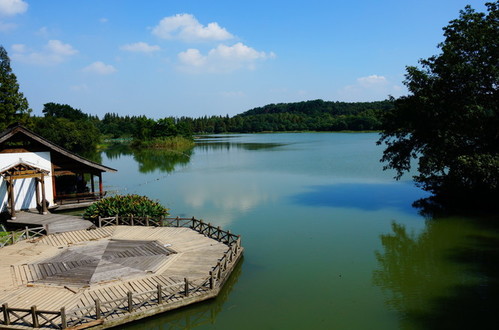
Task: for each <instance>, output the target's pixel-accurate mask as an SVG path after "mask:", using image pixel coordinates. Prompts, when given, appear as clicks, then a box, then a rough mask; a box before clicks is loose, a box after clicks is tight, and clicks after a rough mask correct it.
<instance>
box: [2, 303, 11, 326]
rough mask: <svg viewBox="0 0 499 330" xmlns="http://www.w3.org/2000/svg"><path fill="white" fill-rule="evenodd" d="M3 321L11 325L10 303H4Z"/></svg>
mask: <svg viewBox="0 0 499 330" xmlns="http://www.w3.org/2000/svg"><path fill="white" fill-rule="evenodd" d="M2 308H3V322H4V323H5V325H10V314H9V305H8V304H6V303H5V304H3V305H2Z"/></svg>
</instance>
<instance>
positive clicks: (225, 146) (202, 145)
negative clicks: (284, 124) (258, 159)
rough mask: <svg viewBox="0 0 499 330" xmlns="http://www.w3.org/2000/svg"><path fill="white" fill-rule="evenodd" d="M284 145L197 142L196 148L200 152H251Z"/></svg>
mask: <svg viewBox="0 0 499 330" xmlns="http://www.w3.org/2000/svg"><path fill="white" fill-rule="evenodd" d="M285 145H286V144H284V143H260V142H258V143H252V142H244V143H243V142H220V141H216V142H197V143H196V148H197V149H200V150H205V151H207V150H225V151H229V150H231V149H235V150H237V149H242V150H249V151H256V150H264V149H274V148H278V147H282V146H285Z"/></svg>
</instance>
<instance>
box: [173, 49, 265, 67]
mask: <svg viewBox="0 0 499 330" xmlns="http://www.w3.org/2000/svg"><path fill="white" fill-rule="evenodd" d="M271 58H275V54H274V53H272V52H271V53H265V52H259V51H257V50H255V49H253V48H251V47H248V46H246V45H244V44H243V43H240V42H238V43H236V44H235V45H232V46H226V45H219V46H218V47H217V48H213V49H211V50H210V51H209V52H208V53H207V54H206V55H203V54H201V52H200V51H199V50H198V49H193V48H191V49H188V50H186V51H185V52H181V53H179V54H178V59H179V61H180V69H182V70H184V71H188V72H192V73H196V72H198V73H199V72H214V73H216V72H232V71H235V70H238V69H242V68H246V69H250V70H253V69H254V68H255V67H256V63H257V61H262V60H266V59H271Z"/></svg>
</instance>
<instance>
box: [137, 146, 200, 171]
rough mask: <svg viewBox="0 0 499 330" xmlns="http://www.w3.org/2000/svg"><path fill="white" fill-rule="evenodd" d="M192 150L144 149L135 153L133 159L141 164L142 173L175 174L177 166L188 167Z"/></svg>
mask: <svg viewBox="0 0 499 330" xmlns="http://www.w3.org/2000/svg"><path fill="white" fill-rule="evenodd" d="M191 155H192V149H189V150H186V151H177V150H163V149H142V150H136V151H134V153H133V158H134V159H135V160H136V161H137V162H138V163H139V171H140V172H141V173H149V172H153V171H155V170H160V171H161V172H167V173H170V172H173V171H174V170H175V167H176V166H177V165H186V164H188V163H189V161H190V160H191Z"/></svg>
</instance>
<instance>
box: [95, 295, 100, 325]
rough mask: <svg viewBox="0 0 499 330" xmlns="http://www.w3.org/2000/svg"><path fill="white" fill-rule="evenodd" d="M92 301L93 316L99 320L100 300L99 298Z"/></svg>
mask: <svg viewBox="0 0 499 330" xmlns="http://www.w3.org/2000/svg"><path fill="white" fill-rule="evenodd" d="M94 302H95V318H96V319H97V320H100V319H101V314H100V300H99V299H95V300H94Z"/></svg>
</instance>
